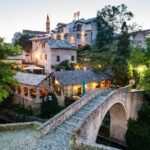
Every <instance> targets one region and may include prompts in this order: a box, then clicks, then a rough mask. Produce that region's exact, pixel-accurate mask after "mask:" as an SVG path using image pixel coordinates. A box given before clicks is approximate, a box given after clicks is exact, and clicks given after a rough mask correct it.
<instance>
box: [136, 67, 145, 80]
mask: <svg viewBox="0 0 150 150" xmlns="http://www.w3.org/2000/svg"><path fill="white" fill-rule="evenodd" d="M145 70H146V66H145V65H140V66H138V67H137V71H138V72H139V74H140V81H141V79H142V75H143V73H144V71H145Z"/></svg>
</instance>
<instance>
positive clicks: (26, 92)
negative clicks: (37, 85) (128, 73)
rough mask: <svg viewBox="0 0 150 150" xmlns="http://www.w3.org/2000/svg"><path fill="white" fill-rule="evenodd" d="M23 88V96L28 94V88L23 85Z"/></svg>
mask: <svg viewBox="0 0 150 150" xmlns="http://www.w3.org/2000/svg"><path fill="white" fill-rule="evenodd" d="M23 90H24V96H28V88H27V87H24V88H23Z"/></svg>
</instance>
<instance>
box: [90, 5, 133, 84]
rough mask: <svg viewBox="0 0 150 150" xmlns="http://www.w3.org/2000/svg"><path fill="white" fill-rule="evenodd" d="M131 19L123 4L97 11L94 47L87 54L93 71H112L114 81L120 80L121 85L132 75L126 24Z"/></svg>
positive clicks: (130, 13)
mask: <svg viewBox="0 0 150 150" xmlns="http://www.w3.org/2000/svg"><path fill="white" fill-rule="evenodd" d="M132 17H133V14H132V12H130V11H128V10H127V6H125V5H124V4H121V5H118V6H111V5H108V6H105V7H104V8H103V9H102V10H100V11H98V13H97V19H96V20H97V21H96V23H97V30H98V33H97V37H96V47H94V48H92V50H91V51H90V53H89V54H88V55H89V57H90V64H92V65H91V66H92V68H93V69H94V70H96V71H97V70H106V69H114V70H113V71H114V75H115V76H116V80H118V79H119V80H120V81H121V80H122V81H121V82H122V83H124V81H125V82H127V79H128V78H129V77H128V75H129V74H130V75H131V74H132V73H131V70H130V69H129V68H128V67H129V64H128V61H127V59H128V57H129V56H130V47H129V45H130V39H129V36H130V35H129V33H128V31H129V29H130V25H127V23H128V22H129V21H130V20H131V19H132ZM123 59H124V60H123ZM118 62H119V64H118ZM120 70H121V71H120ZM118 73H119V75H118ZM118 77H119V78H118ZM120 77H121V78H120Z"/></svg>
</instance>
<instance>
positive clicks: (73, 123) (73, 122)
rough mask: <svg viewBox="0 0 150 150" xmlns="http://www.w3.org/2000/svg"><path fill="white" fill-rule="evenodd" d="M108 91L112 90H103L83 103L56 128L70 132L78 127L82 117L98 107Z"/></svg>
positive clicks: (82, 119)
mask: <svg viewBox="0 0 150 150" xmlns="http://www.w3.org/2000/svg"><path fill="white" fill-rule="evenodd" d="M110 92H112V90H106V91H103V92H102V93H101V94H100V95H99V96H97V97H96V98H94V99H93V100H91V101H90V102H88V103H87V104H85V105H84V106H83V107H82V108H81V109H79V110H78V111H76V112H75V113H74V114H73V115H72V116H70V117H69V118H68V119H67V120H66V121H64V122H63V123H62V124H61V125H59V126H58V127H57V128H58V129H60V130H62V131H64V132H66V133H70V134H71V133H72V132H73V131H74V130H76V129H78V127H80V125H81V124H82V123H83V121H84V119H85V118H86V117H88V116H89V115H90V114H91V113H92V112H93V110H95V109H96V108H97V107H99V106H100V105H101V104H102V103H103V102H104V101H105V100H106V98H107V96H108V95H109V93H110Z"/></svg>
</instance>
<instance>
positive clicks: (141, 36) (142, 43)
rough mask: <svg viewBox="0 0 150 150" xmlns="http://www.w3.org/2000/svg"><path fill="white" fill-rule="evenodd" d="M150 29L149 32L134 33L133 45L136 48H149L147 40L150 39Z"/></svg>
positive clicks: (132, 37)
mask: <svg viewBox="0 0 150 150" xmlns="http://www.w3.org/2000/svg"><path fill="white" fill-rule="evenodd" d="M149 34H150V29H148V30H140V31H137V32H134V33H132V36H131V43H132V44H133V45H134V46H138V47H141V48H143V49H146V48H147V43H146V38H147V37H149Z"/></svg>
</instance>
